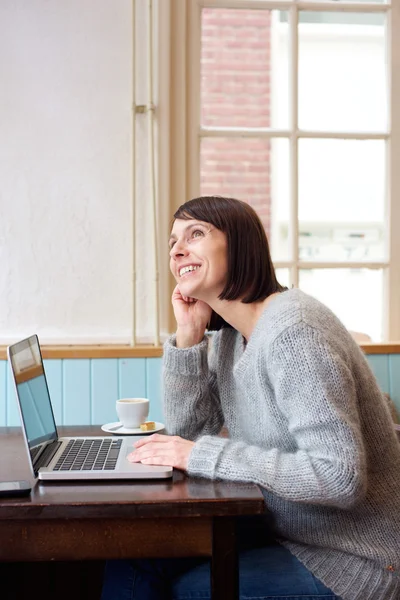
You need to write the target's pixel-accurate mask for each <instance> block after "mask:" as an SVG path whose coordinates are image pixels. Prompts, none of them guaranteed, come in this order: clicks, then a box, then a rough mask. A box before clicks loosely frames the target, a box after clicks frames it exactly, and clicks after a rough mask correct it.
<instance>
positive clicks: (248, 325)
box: [207, 292, 279, 341]
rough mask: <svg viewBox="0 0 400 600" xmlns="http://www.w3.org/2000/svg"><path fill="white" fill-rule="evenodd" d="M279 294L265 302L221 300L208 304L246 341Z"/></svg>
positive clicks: (272, 295) (271, 296)
mask: <svg viewBox="0 0 400 600" xmlns="http://www.w3.org/2000/svg"><path fill="white" fill-rule="evenodd" d="M278 293H279V292H276V293H274V294H271V295H270V296H268V298H266V299H265V300H261V301H260V302H252V303H250V304H244V303H243V302H241V301H240V300H219V299H216V300H214V301H212V302H211V301H210V302H207V303H208V304H209V305H210V306H211V308H212V309H213V310H214V311H215V312H216V313H217V314H218V315H220V317H222V318H223V319H224V321H226V322H227V323H229V325H231V326H232V327H233V328H234V329H236V330H237V331H239V333H241V334H242V336H243V337H244V338H245V340H246V341H248V340H249V338H250V336H251V334H252V333H253V330H254V327H255V326H256V323H257V321H258V320H259V318H260V317H261V314H262V313H263V311H264V309H265V308H266V306H267V305H268V304H269V302H270V301H271V300H272V298H274V297H275V296H277V295H278Z"/></svg>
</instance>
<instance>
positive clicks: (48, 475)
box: [7, 335, 173, 481]
mask: <svg viewBox="0 0 400 600" xmlns="http://www.w3.org/2000/svg"><path fill="white" fill-rule="evenodd" d="M7 357H8V360H9V363H10V366H11V371H12V374H13V378H14V383H15V389H16V394H17V402H18V408H19V413H20V417H21V424H22V431H23V434H24V439H25V445H26V449H27V453H28V457H29V462H30V465H31V468H32V473H33V475H34V476H35V477H37V478H39V479H40V480H44V481H71V480H79V479H82V480H85V481H88V480H90V479H95V480H103V479H106V480H113V479H164V478H167V477H172V473H173V469H172V467H165V466H155V465H142V464H141V463H131V462H129V461H128V459H127V455H128V454H129V453H130V452H132V450H133V448H132V444H133V441H134V439H135V440H136V439H140V436H135V438H133V437H128V436H123V437H116V436H111V437H102V436H88V437H59V436H58V433H57V427H56V423H55V420H54V413H53V408H52V405H51V400H50V394H49V388H48V385H47V379H46V373H45V370H44V365H43V359H42V353H41V350H40V345H39V339H38V336H37V335H32V336H30V337H28V338H26V339H24V340H21V341H20V342H17V343H15V344H12V345H11V346H8V348H7Z"/></svg>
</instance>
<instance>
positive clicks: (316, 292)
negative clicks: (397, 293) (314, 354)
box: [299, 269, 383, 342]
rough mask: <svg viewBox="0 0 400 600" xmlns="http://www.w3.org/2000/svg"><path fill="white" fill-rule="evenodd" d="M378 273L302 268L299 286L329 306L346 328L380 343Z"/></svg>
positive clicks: (380, 307) (381, 298) (380, 286)
mask: <svg viewBox="0 0 400 600" xmlns="http://www.w3.org/2000/svg"><path fill="white" fill-rule="evenodd" d="M382 275H383V272H382V271H381V270H372V269H303V270H301V271H300V273H299V287H300V288H301V289H302V290H304V291H305V292H307V293H308V294H311V295H312V296H314V297H315V298H318V300H320V301H321V302H323V303H324V304H326V305H327V306H329V308H330V309H331V310H333V312H334V313H335V314H336V315H337V316H338V317H339V319H340V320H341V321H342V322H343V323H344V325H345V326H346V327H347V329H349V330H351V331H353V332H359V333H364V334H367V335H368V336H369V337H370V338H371V339H372V341H374V342H380V341H382V315H383V313H382V300H383V287H382V285H383V284H382V280H383V277H382Z"/></svg>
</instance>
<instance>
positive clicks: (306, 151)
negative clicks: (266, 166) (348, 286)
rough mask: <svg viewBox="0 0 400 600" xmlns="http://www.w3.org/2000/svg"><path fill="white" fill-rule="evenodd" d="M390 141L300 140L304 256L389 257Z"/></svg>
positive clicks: (314, 257) (301, 218)
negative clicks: (387, 162)
mask: <svg viewBox="0 0 400 600" xmlns="http://www.w3.org/2000/svg"><path fill="white" fill-rule="evenodd" d="M384 192H385V142H383V141H381V140H368V141H359V140H324V139H301V140H299V221H300V223H299V251H300V258H301V259H303V260H349V261H355V260H357V261H359V260H365V261H371V260H372V261H373V260H384V259H385V247H384V234H385V229H384Z"/></svg>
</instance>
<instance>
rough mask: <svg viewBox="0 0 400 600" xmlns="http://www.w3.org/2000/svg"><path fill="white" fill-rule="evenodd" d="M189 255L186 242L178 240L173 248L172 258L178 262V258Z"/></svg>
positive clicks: (171, 251)
mask: <svg viewBox="0 0 400 600" xmlns="http://www.w3.org/2000/svg"><path fill="white" fill-rule="evenodd" d="M187 253H188V251H187V247H186V243H185V242H184V240H182V239H179V240H176V242H175V244H174V245H173V246H172V248H171V250H170V253H169V255H170V257H171V258H173V259H175V260H176V259H177V258H178V257H180V256H185V255H186V254H187Z"/></svg>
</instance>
